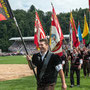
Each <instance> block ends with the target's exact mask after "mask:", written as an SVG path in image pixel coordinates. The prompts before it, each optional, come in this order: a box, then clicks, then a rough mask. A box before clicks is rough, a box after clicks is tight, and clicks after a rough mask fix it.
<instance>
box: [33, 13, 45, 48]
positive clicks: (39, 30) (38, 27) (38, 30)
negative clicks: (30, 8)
mask: <svg viewBox="0 0 90 90" xmlns="http://www.w3.org/2000/svg"><path fill="white" fill-rule="evenodd" d="M35 14H36V19H35V34H34V44H35V45H36V48H37V49H39V46H38V43H39V40H40V39H43V38H46V35H45V32H44V30H43V27H42V24H41V22H40V19H39V16H38V13H37V12H36V13H35Z"/></svg>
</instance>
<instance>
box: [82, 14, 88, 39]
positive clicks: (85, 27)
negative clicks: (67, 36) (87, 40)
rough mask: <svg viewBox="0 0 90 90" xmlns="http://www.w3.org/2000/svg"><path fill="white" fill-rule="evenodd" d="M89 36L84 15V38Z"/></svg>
mask: <svg viewBox="0 0 90 90" xmlns="http://www.w3.org/2000/svg"><path fill="white" fill-rule="evenodd" d="M88 34H89V28H88V23H87V20H86V15H84V29H83V34H82V38H84V37H86V36H87V35H88Z"/></svg>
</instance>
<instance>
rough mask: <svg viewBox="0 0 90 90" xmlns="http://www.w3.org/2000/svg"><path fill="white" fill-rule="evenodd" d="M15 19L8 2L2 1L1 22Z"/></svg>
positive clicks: (0, 5) (0, 0) (0, 9)
mask: <svg viewBox="0 0 90 90" xmlns="http://www.w3.org/2000/svg"><path fill="white" fill-rule="evenodd" d="M9 18H13V14H12V11H11V8H10V5H9V3H8V0H0V21H2V20H8V19H9Z"/></svg>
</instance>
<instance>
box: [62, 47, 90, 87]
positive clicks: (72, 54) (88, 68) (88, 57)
mask: <svg viewBox="0 0 90 90" xmlns="http://www.w3.org/2000/svg"><path fill="white" fill-rule="evenodd" d="M61 58H62V65H63V71H64V74H65V77H68V75H69V71H70V83H71V86H70V87H74V85H75V82H74V72H75V73H76V76H77V86H80V70H81V69H83V76H84V77H87V76H88V77H90V48H89V49H88V48H86V47H85V46H84V47H83V48H79V47H78V48H74V49H73V50H71V51H70V50H68V49H66V50H65V49H63V55H62V56H61ZM69 62H70V64H69ZM69 66H70V70H69Z"/></svg>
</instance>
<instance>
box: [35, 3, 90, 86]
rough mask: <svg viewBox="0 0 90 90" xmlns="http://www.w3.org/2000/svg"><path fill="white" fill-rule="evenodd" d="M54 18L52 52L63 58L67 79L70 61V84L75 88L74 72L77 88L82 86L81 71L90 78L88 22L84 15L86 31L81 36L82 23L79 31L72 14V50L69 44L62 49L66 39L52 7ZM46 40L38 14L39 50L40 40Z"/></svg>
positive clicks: (52, 19)
mask: <svg viewBox="0 0 90 90" xmlns="http://www.w3.org/2000/svg"><path fill="white" fill-rule="evenodd" d="M52 8H53V9H52V16H51V31H50V37H49V42H50V44H49V45H50V50H51V52H53V53H54V54H57V55H59V56H60V57H61V58H62V66H63V71H64V74H65V76H66V77H68V73H69V61H70V62H71V63H70V83H71V86H70V87H73V86H74V85H75V83H74V72H76V76H77V86H80V69H81V68H83V73H84V77H86V76H87V75H88V76H90V48H88V47H87V46H88V45H89V43H90V34H89V27H88V23H87V20H86V15H84V30H83V33H82V34H81V29H80V22H79V23H78V30H77V29H76V26H75V21H74V18H73V16H72V12H71V13H70V46H71V47H70V48H68V44H67V46H66V48H65V47H64V48H62V46H63V45H62V41H63V39H64V37H63V33H62V30H61V27H60V24H59V21H58V18H57V16H56V13H55V9H54V7H53V5H52ZM42 38H46V36H45V33H44V30H43V28H42V25H41V22H40V19H39V16H38V14H37V12H36V20H35V35H34V43H35V44H36V46H37V48H38V43H39V40H40V39H42ZM81 45H83V47H81Z"/></svg>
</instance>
